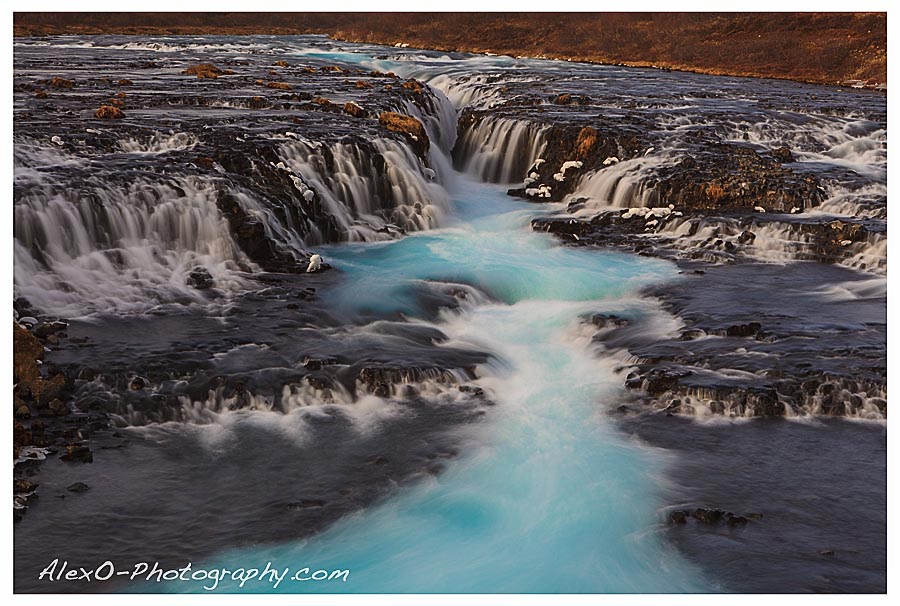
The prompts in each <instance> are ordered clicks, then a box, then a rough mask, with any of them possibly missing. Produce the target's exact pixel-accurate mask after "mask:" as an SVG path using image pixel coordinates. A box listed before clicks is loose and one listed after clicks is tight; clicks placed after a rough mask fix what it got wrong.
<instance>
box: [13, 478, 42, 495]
mask: <svg viewBox="0 0 900 606" xmlns="http://www.w3.org/2000/svg"><path fill="white" fill-rule="evenodd" d="M38 486H39V485H38V484H36V483H34V482H30V481H29V480H23V479H14V480H13V494H27V493H29V492H34V491H35V490H37V487H38Z"/></svg>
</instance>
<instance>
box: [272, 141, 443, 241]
mask: <svg viewBox="0 0 900 606" xmlns="http://www.w3.org/2000/svg"><path fill="white" fill-rule="evenodd" d="M371 144H372V148H363V147H362V146H360V145H358V144H356V143H353V142H339V143H334V144H331V145H327V146H326V145H323V144H315V143H310V142H307V141H293V140H292V141H288V142H286V143H284V144H282V146H281V148H280V150H279V156H280V157H281V158H282V159H283V161H284V164H285V165H286V167H287V168H288V169H289V170H290V171H292V172H293V173H295V174H296V175H297V176H298V177H299V178H301V179H302V181H303V183H304V186H305V187H308V188H309V189H311V190H313V191H314V192H316V193H317V194H318V196H319V199H320V200H321V202H322V205H323V207H324V209H325V210H326V212H327V213H328V214H329V215H330V216H331V217H332V218H333V219H334V220H335V221H336V223H337V225H338V227H339V229H340V231H341V235H342V237H341V239H343V240H347V241H351V242H358V241H370V240H384V239H388V238H391V237H395V236H396V235H397V231H398V229H399V230H401V231H420V230H425V229H432V228H434V227H436V226H437V225H438V224H439V223H440V221H441V218H442V217H443V216H444V214H445V213H446V211H447V208H448V199H447V194H446V191H445V190H444V189H443V187H441V186H440V185H439V184H438V183H434V182H432V181H431V179H430V178H429V176H428V171H429V170H431V169H429V168H428V167H426V166H424V164H423V163H422V162H421V161H420V160H419V159H418V158H417V157H416V155H415V154H414V153H413V151H412V150H411V149H410V148H409V147H408V146H405V145H402V144H401V143H398V142H397V141H394V140H393V139H374V140H373V141H372V142H371ZM373 152H375V153H373ZM295 183H296V182H295ZM298 187H301V186H299V184H298ZM301 189H302V187H301ZM303 193H304V195H305V194H306V191H305V190H304V192H303ZM276 231H278V230H276ZM282 231H283V230H282ZM303 236H304V242H305V243H306V244H319V243H322V239H321V238H322V236H321V234H317V233H315V232H311V233H307V234H303Z"/></svg>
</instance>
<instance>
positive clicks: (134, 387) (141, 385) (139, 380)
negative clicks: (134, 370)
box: [128, 377, 150, 391]
mask: <svg viewBox="0 0 900 606" xmlns="http://www.w3.org/2000/svg"><path fill="white" fill-rule="evenodd" d="M149 385H150V382H149V381H148V380H147V379H145V378H144V377H134V378H133V379H131V381H129V382H128V389H130V390H131V391H140V390H142V389H145V388H146V387H147V386H149Z"/></svg>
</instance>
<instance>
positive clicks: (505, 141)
mask: <svg viewBox="0 0 900 606" xmlns="http://www.w3.org/2000/svg"><path fill="white" fill-rule="evenodd" d="M547 128H548V127H546V126H542V125H539V124H536V123H534V122H532V121H530V120H516V119H512V118H495V117H485V118H482V119H480V120H477V121H475V122H474V123H472V124H471V125H469V126H468V127H467V128H465V129H463V131H462V133H461V134H460V136H459V139H458V140H457V142H456V147H455V148H454V150H453V157H454V161H455V164H456V167H457V168H458V169H459V170H461V171H462V172H465V173H468V174H470V175H473V176H475V177H477V178H479V179H481V180H482V181H488V182H491V183H513V182H516V181H521V180H522V179H523V178H524V177H525V173H526V172H527V170H528V168H529V167H530V166H532V165H533V164H534V162H535V160H537V158H538V157H539V156H540V154H541V151H542V150H543V149H544V146H545V145H546V143H545V141H544V131H545V130H546V129H547Z"/></svg>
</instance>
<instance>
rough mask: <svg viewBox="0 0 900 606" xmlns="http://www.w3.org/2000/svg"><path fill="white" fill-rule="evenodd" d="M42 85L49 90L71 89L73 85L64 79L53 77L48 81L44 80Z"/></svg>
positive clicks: (70, 81)
mask: <svg viewBox="0 0 900 606" xmlns="http://www.w3.org/2000/svg"><path fill="white" fill-rule="evenodd" d="M44 83H45V84H46V85H47V86H49V87H51V88H72V87H73V86H74V85H75V83H74V82H73V81H72V80H67V79H65V78H59V77H54V78H51V79H50V80H45V81H44Z"/></svg>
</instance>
